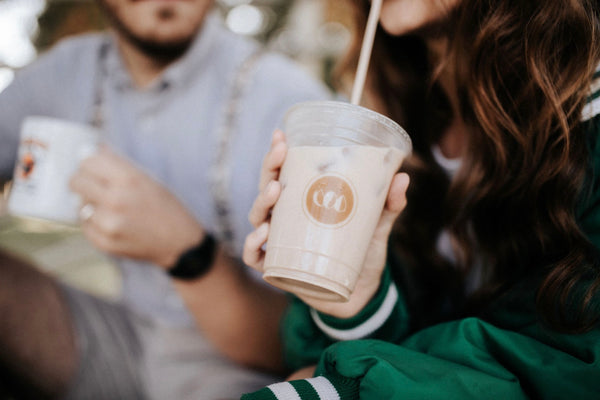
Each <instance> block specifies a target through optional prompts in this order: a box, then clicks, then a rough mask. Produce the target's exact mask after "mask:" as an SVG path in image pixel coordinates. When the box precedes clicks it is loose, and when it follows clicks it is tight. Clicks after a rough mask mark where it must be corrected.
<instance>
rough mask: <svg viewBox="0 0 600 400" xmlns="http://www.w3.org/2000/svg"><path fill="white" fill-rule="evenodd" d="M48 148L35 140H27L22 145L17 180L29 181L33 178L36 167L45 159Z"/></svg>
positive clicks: (17, 167)
mask: <svg viewBox="0 0 600 400" xmlns="http://www.w3.org/2000/svg"><path fill="white" fill-rule="evenodd" d="M47 148H48V146H47V145H46V144H45V143H42V142H40V141H37V140H34V139H25V140H24V141H23V142H22V144H21V149H20V151H19V156H18V157H19V158H18V159H17V165H16V174H15V176H16V178H19V179H22V180H28V179H30V178H31V176H32V174H33V171H35V169H36V166H37V165H38V164H39V163H40V160H41V159H43V157H44V154H45V152H46V151H47Z"/></svg>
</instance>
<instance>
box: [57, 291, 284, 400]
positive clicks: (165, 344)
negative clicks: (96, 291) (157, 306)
mask: <svg viewBox="0 0 600 400" xmlns="http://www.w3.org/2000/svg"><path fill="white" fill-rule="evenodd" d="M64 288H65V293H66V299H67V302H68V304H69V307H70V309H71V311H72V315H73V319H74V321H75V322H74V323H75V329H76V338H77V341H78V343H77V345H78V350H79V354H80V357H79V368H78V371H77V374H76V376H75V378H74V380H73V382H72V384H71V386H70V388H69V392H68V394H67V396H66V399H67V400H87V399H89V400H105V399H106V400H108V399H110V400H121V399H122V400H138V399H144V400H145V399H153V400H188V399H189V400H192V399H193V400H217V399H239V398H240V396H241V394H242V393H246V392H250V391H254V390H257V389H259V388H261V387H263V386H266V385H269V384H271V383H273V382H276V381H279V380H281V378H278V377H273V376H271V375H267V374H261V373H258V372H253V371H250V370H248V369H245V368H242V367H240V366H238V365H236V364H235V363H233V362H231V361H229V360H227V359H226V358H225V357H223V356H222V355H220V354H219V353H218V352H217V351H216V350H215V349H214V348H213V347H212V346H211V345H210V344H209V343H208V342H207V341H206V340H205V339H204V338H203V337H202V335H200V334H199V332H198V331H197V330H196V329H195V328H193V327H170V326H166V325H163V324H160V323H159V322H156V321H152V320H150V319H149V318H144V317H142V316H140V315H138V314H136V313H135V312H133V311H131V310H129V309H128V308H126V307H124V306H123V305H121V304H119V303H114V302H109V301H106V300H102V299H99V298H96V297H93V296H90V295H89V294H86V293H83V292H81V291H78V290H76V289H72V288H68V287H64Z"/></svg>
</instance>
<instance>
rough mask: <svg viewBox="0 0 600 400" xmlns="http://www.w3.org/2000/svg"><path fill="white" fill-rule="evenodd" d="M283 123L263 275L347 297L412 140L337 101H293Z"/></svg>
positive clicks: (309, 291)
mask: <svg viewBox="0 0 600 400" xmlns="http://www.w3.org/2000/svg"><path fill="white" fill-rule="evenodd" d="M284 125H285V126H284V129H285V131H286V136H287V141H288V146H289V150H288V154H287V157H286V160H285V163H284V165H283V167H282V169H281V173H280V178H279V179H280V182H281V185H282V192H281V196H280V198H279V200H278V201H277V204H276V205H275V207H274V209H273V213H272V218H271V229H270V233H269V238H268V240H267V248H266V256H265V266H264V275H263V277H264V279H265V280H267V281H268V282H270V283H271V284H273V285H274V286H277V287H280V288H282V289H284V290H287V291H290V292H292V293H296V294H300V295H304V296H310V297H314V298H320V299H327V300H331V301H345V300H347V299H348V298H349V296H350V293H351V292H352V290H353V289H354V286H355V284H356V281H357V278H358V275H359V274H360V270H361V268H362V264H363V261H364V258H365V254H366V251H367V248H368V246H369V242H370V240H371V237H372V235H373V233H374V231H375V227H376V225H377V222H378V220H379V217H380V215H381V212H382V210H383V207H384V204H385V200H386V197H387V194H388V190H389V186H390V183H391V180H392V177H393V176H394V174H395V173H396V172H397V171H398V169H399V167H400V164H401V163H402V160H403V159H404V158H405V157H406V155H407V154H409V153H410V151H411V143H410V139H409V138H408V135H407V134H406V133H405V132H404V130H402V128H401V127H400V126H399V125H397V124H396V123H394V122H393V121H391V120H389V119H388V118H386V117H384V116H382V115H380V114H377V113H375V112H373V111H371V110H368V109H365V108H362V107H359V106H354V105H351V104H346V103H341V102H307V103H301V104H299V105H296V106H294V107H293V108H292V109H290V111H289V112H288V113H287V115H286V119H285V124H284Z"/></svg>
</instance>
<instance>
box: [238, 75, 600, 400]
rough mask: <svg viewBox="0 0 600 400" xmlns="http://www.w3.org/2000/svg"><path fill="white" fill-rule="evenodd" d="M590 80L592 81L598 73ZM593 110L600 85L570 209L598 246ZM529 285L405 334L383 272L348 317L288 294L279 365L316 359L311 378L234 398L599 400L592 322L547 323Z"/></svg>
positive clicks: (598, 123)
mask: <svg viewBox="0 0 600 400" xmlns="http://www.w3.org/2000/svg"><path fill="white" fill-rule="evenodd" d="M595 78H598V77H595ZM594 83H595V87H600V79H596V80H595V81H594ZM599 114H600V90H598V91H597V92H596V93H594V94H593V95H592V96H591V97H590V99H589V101H588V104H587V105H586V107H585V109H584V112H583V124H584V127H585V128H586V131H587V133H588V134H589V135H590V136H589V137H590V139H591V140H590V147H591V151H590V155H591V173H590V174H589V179H590V181H591V185H590V193H589V194H588V195H586V196H585V199H584V200H583V201H582V206H581V207H580V209H579V210H578V211H579V212H578V216H579V222H580V226H581V227H582V229H583V230H584V232H585V233H586V235H587V236H588V238H589V239H590V241H591V242H592V243H593V244H594V245H595V246H596V248H598V249H600V145H597V138H598V135H599V134H600V115H599ZM595 274H596V275H597V274H598V272H597V271H596V272H595ZM536 283H537V281H536V280H535V279H531V280H525V281H523V282H519V284H518V285H517V286H516V287H515V288H513V289H511V290H510V291H509V292H508V293H507V294H505V295H503V296H501V298H499V299H497V300H495V301H494V303H492V304H491V305H490V306H489V309H488V310H486V312H485V315H486V317H485V319H482V318H476V317H470V318H463V319H458V320H453V321H450V322H444V323H439V324H435V325H433V326H430V327H428V328H425V329H422V330H418V331H416V332H410V328H409V327H410V324H411V315H410V313H409V311H408V307H407V303H406V301H405V297H404V295H403V293H402V291H401V290H400V289H399V288H398V287H397V286H396V285H395V283H394V282H393V280H392V279H391V275H390V273H389V271H386V273H385V274H384V277H383V279H382V284H381V287H380V288H379V291H378V293H377V294H376V295H375V297H374V299H373V300H372V301H371V303H370V304H369V305H368V306H367V307H366V308H365V309H364V310H362V311H361V312H360V313H359V314H358V315H357V316H355V317H353V318H351V319H346V320H340V319H336V318H332V317H330V316H327V315H323V314H321V313H318V312H316V311H315V310H312V309H310V308H308V307H307V306H306V305H304V304H303V303H302V302H301V301H299V300H297V299H295V300H293V302H292V304H291V305H290V307H289V310H288V312H287V316H286V317H285V319H284V321H283V324H282V332H283V336H284V342H285V354H286V358H287V362H288V364H289V366H290V367H291V368H293V369H296V368H300V367H302V366H306V365H312V364H315V363H317V364H318V367H317V370H316V372H315V376H314V377H313V378H310V379H303V380H297V381H291V382H281V383H275V384H273V385H270V386H269V387H267V388H263V389H261V390H259V391H257V392H254V393H250V394H246V395H244V396H242V399H243V400H277V399H278V400H283V399H285V400H308V399H311V400H317V399H320V400H351V399H365V400H383V399H444V400H450V399H461V400H462V399H531V398H533V399H569V400H575V399H577V400H584V399H590V400H591V399H596V400H597V399H600V327H596V328H595V329H593V330H592V331H589V332H587V333H585V334H578V335H568V334H559V333H556V332H553V331H551V330H549V329H547V328H545V327H544V326H543V325H542V324H540V323H539V321H538V320H537V317H536V312H535V308H534V307H535V299H534V296H535V289H536ZM595 306H596V307H598V308H600V304H595Z"/></svg>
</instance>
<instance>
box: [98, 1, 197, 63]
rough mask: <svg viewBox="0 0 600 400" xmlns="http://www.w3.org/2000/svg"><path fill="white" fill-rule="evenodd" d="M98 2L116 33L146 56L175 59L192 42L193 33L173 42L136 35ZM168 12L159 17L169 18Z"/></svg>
mask: <svg viewBox="0 0 600 400" xmlns="http://www.w3.org/2000/svg"><path fill="white" fill-rule="evenodd" d="M98 3H99V4H100V7H101V9H102V10H103V12H104V14H105V15H106V17H107V18H108V20H109V21H110V23H111V24H112V26H113V27H114V28H115V29H116V30H117V31H118V34H119V35H121V36H123V37H124V38H125V40H127V41H128V42H129V43H131V44H132V45H133V46H134V47H135V48H137V49H138V50H140V51H141V52H142V53H144V54H145V55H146V56H148V57H150V58H152V59H154V60H158V61H161V62H165V63H168V62H171V61H174V60H177V59H178V58H180V57H181V56H183V55H184V54H185V52H186V51H187V50H188V49H189V48H190V46H191V44H192V42H193V41H194V35H191V36H190V37H187V38H183V39H181V40H178V41H173V42H165V43H161V42H157V41H155V40H152V39H144V38H141V37H139V36H137V35H136V34H135V33H133V32H132V31H131V29H129V28H128V27H127V26H126V25H125V24H124V23H123V21H121V20H120V19H119V18H118V17H117V16H116V15H115V13H113V12H112V11H111V10H110V9H109V8H108V7H107V6H106V5H105V4H104V2H103V1H99V2H98ZM170 17H171V15H170V12H169V11H168V10H167V11H165V12H163V15H161V18H165V19H167V18H170Z"/></svg>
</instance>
